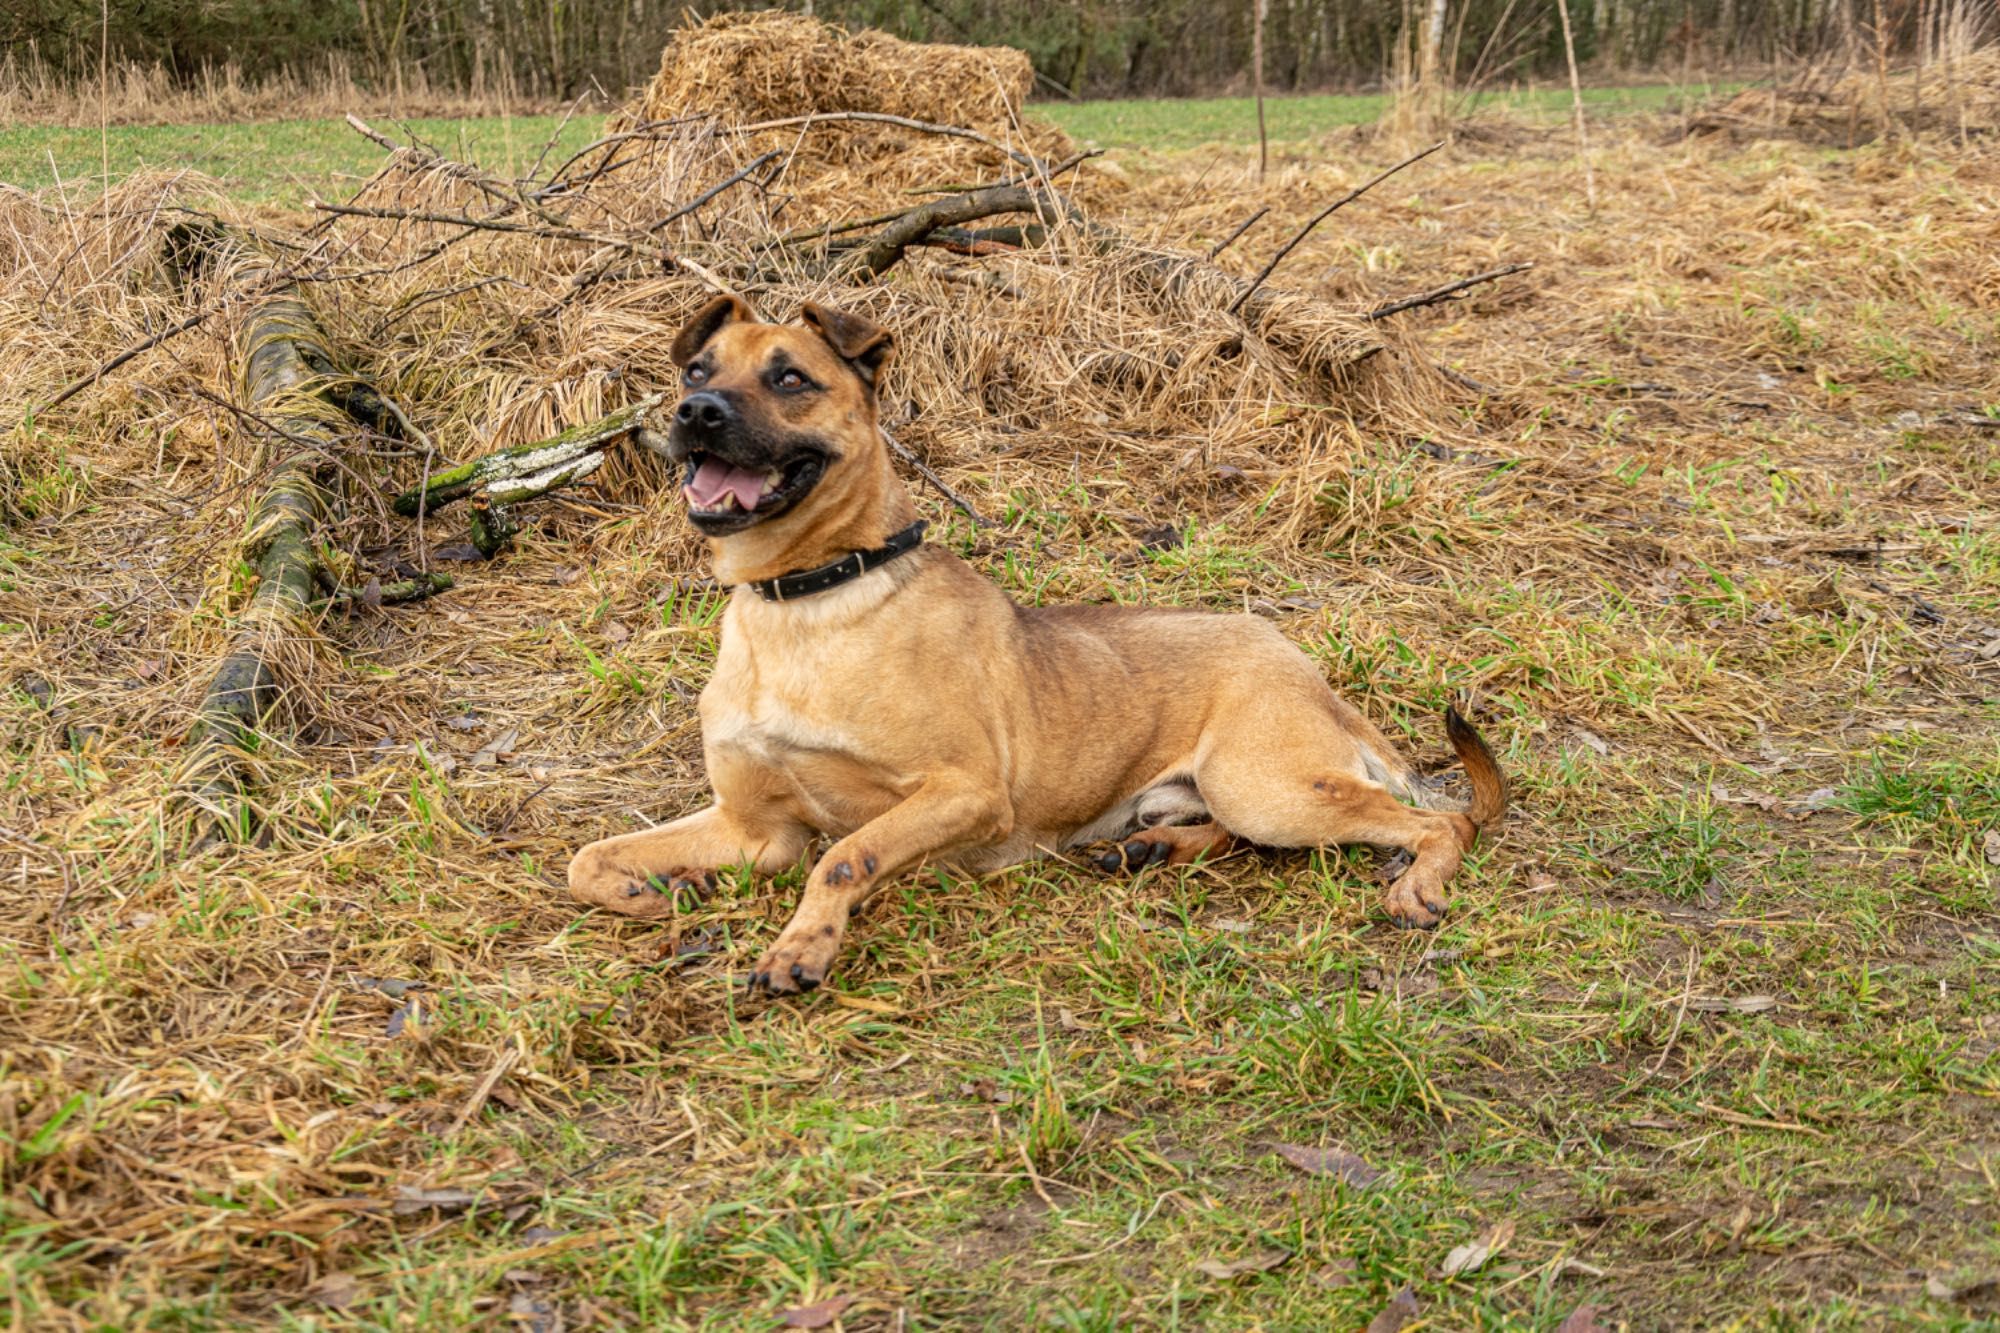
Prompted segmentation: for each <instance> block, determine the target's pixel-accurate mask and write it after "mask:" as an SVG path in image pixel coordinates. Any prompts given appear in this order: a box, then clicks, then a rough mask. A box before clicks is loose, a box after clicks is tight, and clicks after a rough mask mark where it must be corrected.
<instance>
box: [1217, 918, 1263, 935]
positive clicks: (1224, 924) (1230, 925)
mask: <svg viewBox="0 0 2000 1333" xmlns="http://www.w3.org/2000/svg"><path fill="white" fill-rule="evenodd" d="M1209 925H1211V926H1213V927H1214V928H1215V929H1217V930H1220V931H1226V932H1227V933H1229V934H1231V935H1248V934H1249V933H1250V932H1251V931H1252V930H1254V929H1255V928H1256V927H1255V926H1253V925H1252V924H1251V923H1250V922H1248V921H1238V920H1237V919H1236V918H1234V917H1227V916H1219V917H1217V918H1216V919H1215V920H1213V921H1211V922H1209Z"/></svg>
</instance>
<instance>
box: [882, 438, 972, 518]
mask: <svg viewBox="0 0 2000 1333" xmlns="http://www.w3.org/2000/svg"><path fill="white" fill-rule="evenodd" d="M877 429H878V430H879V429H881V428H880V427H877ZM882 438H883V439H884V440H887V441H888V442H889V448H891V449H892V450H894V451H895V454H896V457H898V458H900V459H902V460H903V461H904V462H905V463H908V464H909V465H910V466H911V467H913V468H915V469H916V470H917V473H918V475H919V476H921V477H922V478H923V479H924V480H925V481H927V482H929V483H930V484H931V485H932V486H933V487H935V488H936V489H937V493H938V494H939V495H942V496H943V497H944V498H945V499H947V500H949V501H951V503H952V505H953V507H954V508H956V509H957V510H958V511H959V512H960V513H961V514H964V515H965V516H966V517H967V518H969V519H971V520H972V522H973V524H974V526H976V527H981V528H990V527H992V526H993V524H992V522H991V521H990V520H988V519H987V518H986V517H985V516H984V515H982V514H981V513H980V512H979V511H978V510H977V509H974V508H973V507H972V502H971V501H970V500H967V499H966V498H965V497H964V496H962V495H960V494H959V493H958V492H957V491H955V490H953V489H952V488H951V487H949V486H947V485H945V484H944V478H943V477H940V476H939V475H938V474H937V473H935V472H933V471H931V470H930V468H929V466H928V465H926V464H925V462H924V460H923V459H921V458H918V457H917V456H916V455H915V454H913V453H911V452H910V448H909V446H908V445H906V444H904V443H903V442H902V441H901V440H898V439H897V438H896V437H895V436H893V435H891V434H890V433H889V432H888V431H886V430H885V431H882Z"/></svg>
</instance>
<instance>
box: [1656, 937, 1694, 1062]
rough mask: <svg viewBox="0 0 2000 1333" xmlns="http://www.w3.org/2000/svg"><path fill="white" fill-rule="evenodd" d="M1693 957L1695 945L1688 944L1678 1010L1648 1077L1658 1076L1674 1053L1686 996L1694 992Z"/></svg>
mask: <svg viewBox="0 0 2000 1333" xmlns="http://www.w3.org/2000/svg"><path fill="white" fill-rule="evenodd" d="M1694 959H1695V947H1694V946H1693V945H1691V944H1690V945H1689V946H1688V970H1687V980H1686V981H1684V982H1682V983H1681V1007H1680V1012H1678V1013H1676V1014H1675V1015H1674V1027H1673V1031H1671V1032H1669V1033H1668V1034H1667V1044H1666V1045H1665V1046H1664V1047H1662V1048H1661V1049H1660V1058H1659V1059H1657V1060H1655V1061H1653V1067H1652V1069H1651V1070H1649V1071H1648V1076H1649V1077H1652V1078H1658V1077H1659V1076H1660V1070H1662V1069H1664V1068H1665V1067H1666V1064H1667V1057H1668V1056H1670V1055H1672V1054H1673V1053H1674V1042H1675V1041H1677V1040H1679V1038H1680V1035H1681V1024H1682V1023H1683V1022H1684V1021H1686V1019H1687V1013H1688V997H1689V996H1691V995H1693V994H1694Z"/></svg>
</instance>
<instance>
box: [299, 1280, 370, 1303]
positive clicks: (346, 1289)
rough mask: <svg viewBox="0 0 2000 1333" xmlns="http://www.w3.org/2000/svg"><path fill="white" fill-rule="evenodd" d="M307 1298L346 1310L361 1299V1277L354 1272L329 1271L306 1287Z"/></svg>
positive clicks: (313, 1301)
mask: <svg viewBox="0 0 2000 1333" xmlns="http://www.w3.org/2000/svg"><path fill="white" fill-rule="evenodd" d="M306 1299H307V1300H309V1301H311V1302H312V1303H313V1304H315V1305H324V1306H326V1307H327V1308H328V1309H329V1310H345V1309H347V1308H348V1307H349V1306H351V1305H353V1304H354V1302H356V1301H358V1300H360V1299H361V1279H359V1278H357V1277H355V1276H354V1274H352V1273H328V1274H327V1275H326V1276H325V1277H323V1278H321V1279H320V1280H319V1281H317V1282H315V1283H313V1284H312V1285H311V1286H310V1287H307V1288H306Z"/></svg>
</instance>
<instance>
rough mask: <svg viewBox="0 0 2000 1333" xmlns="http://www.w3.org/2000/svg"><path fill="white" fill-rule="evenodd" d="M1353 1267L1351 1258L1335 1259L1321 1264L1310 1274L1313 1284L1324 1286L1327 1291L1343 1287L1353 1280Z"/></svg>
mask: <svg viewBox="0 0 2000 1333" xmlns="http://www.w3.org/2000/svg"><path fill="white" fill-rule="evenodd" d="M1354 1268H1355V1264H1354V1261H1353V1260H1352V1259H1335V1260H1334V1261H1333V1262H1332V1263H1330V1264H1321V1265H1320V1266H1319V1268H1318V1269H1316V1270H1315V1271H1314V1273H1313V1275H1312V1280H1313V1285H1314V1286H1316V1287H1325V1288H1326V1289H1327V1290H1328V1291H1331V1290H1333V1289H1334V1288H1335V1287H1344V1286H1346V1285H1347V1284H1348V1283H1350V1282H1352V1281H1354Z"/></svg>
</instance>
